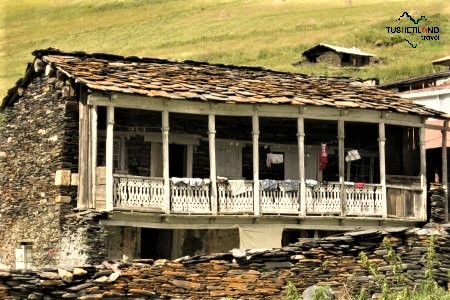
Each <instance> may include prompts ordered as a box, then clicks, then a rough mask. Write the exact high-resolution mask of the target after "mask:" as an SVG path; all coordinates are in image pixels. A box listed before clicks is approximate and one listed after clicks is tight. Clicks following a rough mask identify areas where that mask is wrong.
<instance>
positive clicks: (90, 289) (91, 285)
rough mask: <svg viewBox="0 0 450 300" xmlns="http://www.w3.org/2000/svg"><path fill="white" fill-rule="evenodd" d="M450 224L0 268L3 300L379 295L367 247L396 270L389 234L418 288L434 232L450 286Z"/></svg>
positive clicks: (384, 268)
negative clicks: (324, 290) (292, 291)
mask: <svg viewBox="0 0 450 300" xmlns="http://www.w3.org/2000/svg"><path fill="white" fill-rule="evenodd" d="M449 233H450V225H449V226H446V225H428V226H426V227H425V228H423V229H417V228H386V229H385V230H365V231H357V232H349V233H345V234H340V235H336V236H331V237H327V238H323V239H319V240H315V241H310V242H307V243H297V244H292V245H290V246H287V247H283V248H281V249H271V250H247V251H243V250H239V249H234V250H233V251H230V253H223V254H215V255H211V256H196V257H184V258H180V259H178V260H174V261H167V260H156V261H153V260H135V261H133V262H130V263H128V262H122V261H120V262H119V261H109V262H104V263H103V264H101V265H97V266H82V267H79V268H75V267H70V268H69V267H67V268H64V267H60V268H54V269H53V268H43V269H38V270H27V271H19V270H5V271H1V272H0V298H1V299H86V300H87V299H222V298H224V297H229V298H232V299H282V298H283V291H284V289H285V287H286V285H287V283H288V282H292V283H293V284H294V285H295V286H296V287H297V288H298V290H299V292H302V291H303V290H305V289H306V288H307V287H308V286H311V285H314V284H319V285H328V286H329V287H331V289H332V290H333V291H334V292H335V293H336V294H337V295H338V296H339V295H340V294H342V293H344V292H346V293H350V294H357V293H358V292H359V290H360V289H361V288H362V287H366V288H368V290H369V293H371V294H373V293H377V292H379V291H378V290H377V289H376V285H375V284H374V283H373V280H372V278H371V276H370V275H369V274H368V272H367V271H366V270H364V269H363V268H362V267H361V262H360V261H359V259H358V254H359V253H360V252H361V251H364V252H365V253H366V254H367V255H368V257H369V259H370V260H371V261H373V262H375V263H376V264H377V265H378V267H379V270H380V271H381V272H382V273H384V274H387V275H388V276H389V274H391V271H392V266H390V265H389V263H388V262H387V261H386V257H385V254H386V250H385V248H384V246H383V242H382V241H383V239H384V238H385V237H387V238H388V239H389V241H390V243H391V245H392V247H393V248H394V250H395V251H396V253H397V254H398V255H399V256H400V257H401V260H402V267H403V270H404V272H405V273H406V274H407V276H408V278H409V284H410V285H411V286H414V285H419V284H420V283H421V282H422V281H423V279H424V261H423V255H424V254H425V252H426V250H427V246H428V241H429V237H430V236H431V235H434V236H435V237H436V252H437V255H438V259H439V262H440V263H439V265H436V268H435V271H436V272H435V277H436V280H437V281H438V283H439V284H440V285H441V286H446V285H447V282H448V280H447V274H448V271H449V270H450V251H449V250H450V246H448V245H450V235H449Z"/></svg>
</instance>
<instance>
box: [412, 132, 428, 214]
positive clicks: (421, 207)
mask: <svg viewBox="0 0 450 300" xmlns="http://www.w3.org/2000/svg"><path fill="white" fill-rule="evenodd" d="M425 143H426V141H425V128H424V127H422V128H420V129H419V144H420V187H421V188H422V196H421V197H420V200H421V201H420V204H419V203H414V205H415V209H414V214H415V217H421V218H423V219H424V220H426V218H427V155H426V148H425Z"/></svg>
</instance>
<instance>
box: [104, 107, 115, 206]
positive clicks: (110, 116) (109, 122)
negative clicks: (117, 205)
mask: <svg viewBox="0 0 450 300" xmlns="http://www.w3.org/2000/svg"><path fill="white" fill-rule="evenodd" d="M113 148H114V106H107V107H106V171H105V172H106V175H105V176H106V207H105V208H106V210H107V211H110V210H112V209H113V206H114V204H113V201H114V200H113V180H114V179H113V150H114V149H113Z"/></svg>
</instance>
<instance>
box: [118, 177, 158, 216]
mask: <svg viewBox="0 0 450 300" xmlns="http://www.w3.org/2000/svg"><path fill="white" fill-rule="evenodd" d="M113 178H114V185H113V189H114V191H113V201H114V207H119V208H143V209H153V210H162V209H163V208H164V180H163V179H162V178H151V177H141V176H131V175H114V176H113Z"/></svg>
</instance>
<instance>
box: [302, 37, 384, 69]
mask: <svg viewBox="0 0 450 300" xmlns="http://www.w3.org/2000/svg"><path fill="white" fill-rule="evenodd" d="M374 58H375V55H373V54H370V53H367V52H363V51H361V50H360V49H358V48H355V47H353V48H346V47H340V46H334V45H330V44H324V43H320V44H318V45H316V46H314V47H312V48H309V49H308V50H305V51H304V52H303V53H302V59H303V60H302V61H303V62H309V63H319V62H322V63H326V64H330V65H334V66H341V67H345V66H350V67H363V66H366V65H369V64H370V63H371V61H372V60H373V59H374Z"/></svg>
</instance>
